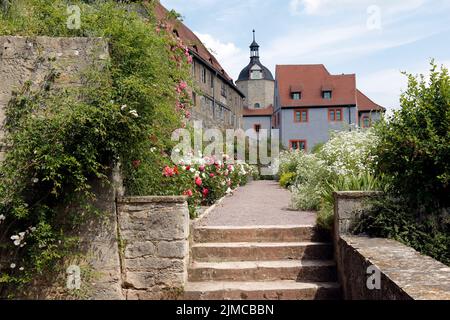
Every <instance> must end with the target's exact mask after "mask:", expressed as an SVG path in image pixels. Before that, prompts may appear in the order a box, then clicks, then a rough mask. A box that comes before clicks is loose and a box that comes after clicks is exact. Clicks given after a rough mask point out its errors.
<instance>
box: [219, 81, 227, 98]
mask: <svg viewBox="0 0 450 320" xmlns="http://www.w3.org/2000/svg"><path fill="white" fill-rule="evenodd" d="M220 94H221V95H222V97H225V98H226V97H227V87H226V85H225V83H223V82H222V85H221V87H220Z"/></svg>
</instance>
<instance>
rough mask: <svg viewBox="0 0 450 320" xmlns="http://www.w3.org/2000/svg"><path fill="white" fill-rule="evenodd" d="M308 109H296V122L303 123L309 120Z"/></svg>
mask: <svg viewBox="0 0 450 320" xmlns="http://www.w3.org/2000/svg"><path fill="white" fill-rule="evenodd" d="M308 118H309V117H308V109H298V110H294V122H296V123H301V122H308V121H309V119H308Z"/></svg>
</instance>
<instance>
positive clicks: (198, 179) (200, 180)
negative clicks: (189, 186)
mask: <svg viewBox="0 0 450 320" xmlns="http://www.w3.org/2000/svg"><path fill="white" fill-rule="evenodd" d="M195 184H196V185H197V186H199V187H201V186H202V184H203V181H202V179H201V178H200V177H196V178H195Z"/></svg>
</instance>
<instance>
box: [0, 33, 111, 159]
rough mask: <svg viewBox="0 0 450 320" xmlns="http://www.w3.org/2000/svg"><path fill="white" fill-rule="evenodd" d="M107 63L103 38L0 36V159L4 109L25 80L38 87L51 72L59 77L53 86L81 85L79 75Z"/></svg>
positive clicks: (107, 49)
mask: <svg viewBox="0 0 450 320" xmlns="http://www.w3.org/2000/svg"><path fill="white" fill-rule="evenodd" d="M108 60H109V46H108V42H107V40H106V39H102V38H64V37H54V38H53V37H20V36H0V125H1V126H0V160H1V159H2V158H3V156H4V152H5V146H4V145H3V144H2V143H1V140H2V139H3V138H4V130H3V129H2V126H3V121H4V119H5V107H6V105H7V104H8V102H9V101H10V99H11V94H12V92H13V91H17V90H20V89H21V88H22V86H23V85H24V84H25V82H27V81H31V83H32V88H37V87H39V86H40V85H42V84H43V83H44V81H45V79H46V77H47V76H48V75H49V73H50V71H52V70H53V71H54V72H57V73H59V75H60V76H59V77H58V78H57V79H56V80H55V86H56V87H69V86H71V87H73V86H81V85H82V77H81V76H80V74H81V73H82V72H84V71H85V70H88V68H91V69H92V68H93V67H94V66H95V67H97V68H103V67H104V66H105V64H106V62H107V61H108Z"/></svg>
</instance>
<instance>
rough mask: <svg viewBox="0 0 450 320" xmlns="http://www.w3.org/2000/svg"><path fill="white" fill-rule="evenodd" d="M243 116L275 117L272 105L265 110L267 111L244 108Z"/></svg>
mask: <svg viewBox="0 0 450 320" xmlns="http://www.w3.org/2000/svg"><path fill="white" fill-rule="evenodd" d="M243 115H244V117H261V116H272V115H273V106H272V105H270V106H269V107H268V108H265V109H247V108H244V111H243Z"/></svg>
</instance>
